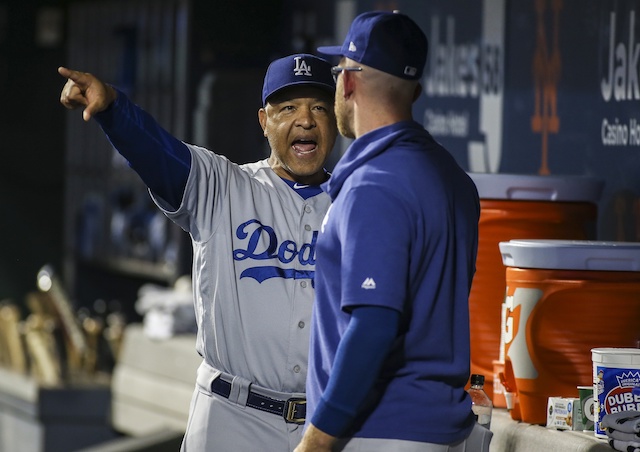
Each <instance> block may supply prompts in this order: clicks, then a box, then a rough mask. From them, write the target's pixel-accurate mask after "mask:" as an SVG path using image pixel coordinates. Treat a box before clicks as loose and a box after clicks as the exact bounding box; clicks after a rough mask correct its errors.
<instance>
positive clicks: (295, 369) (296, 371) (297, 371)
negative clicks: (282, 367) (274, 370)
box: [293, 365, 300, 374]
mask: <svg viewBox="0 0 640 452" xmlns="http://www.w3.org/2000/svg"><path fill="white" fill-rule="evenodd" d="M293 371H294V372H295V373H297V374H299V373H300V366H298V365H295V366H293Z"/></svg>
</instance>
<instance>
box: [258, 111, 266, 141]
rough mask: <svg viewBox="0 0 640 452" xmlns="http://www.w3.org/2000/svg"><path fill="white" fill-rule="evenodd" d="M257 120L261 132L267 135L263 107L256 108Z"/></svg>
mask: <svg viewBox="0 0 640 452" xmlns="http://www.w3.org/2000/svg"><path fill="white" fill-rule="evenodd" d="M258 122H259V123H260V127H262V134H263V135H264V136H265V137H266V136H267V112H266V111H265V109H264V107H263V108H261V109H260V110H258Z"/></svg>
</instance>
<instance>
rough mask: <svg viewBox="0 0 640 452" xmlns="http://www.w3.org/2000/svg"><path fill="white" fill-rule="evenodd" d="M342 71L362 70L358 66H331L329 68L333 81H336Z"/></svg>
mask: <svg viewBox="0 0 640 452" xmlns="http://www.w3.org/2000/svg"><path fill="white" fill-rule="evenodd" d="M342 71H354V72H360V71H362V68H361V67H360V66H349V67H342V66H333V67H332V68H331V75H333V81H334V82H336V83H338V75H340V74H342Z"/></svg>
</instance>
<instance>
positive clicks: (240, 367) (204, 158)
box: [155, 145, 330, 393]
mask: <svg viewBox="0 0 640 452" xmlns="http://www.w3.org/2000/svg"><path fill="white" fill-rule="evenodd" d="M189 148H190V150H191V155H192V163H191V172H190V174H189V179H188V182H187V186H186V189H185V193H184V198H183V200H182V205H181V206H180V208H179V209H178V210H177V211H175V212H171V211H168V210H164V209H163V208H166V207H167V206H166V204H164V203H163V202H162V200H160V199H157V198H156V199H155V202H156V203H157V204H158V206H159V207H160V208H161V209H163V211H164V212H165V214H166V215H167V216H168V217H169V218H171V219H172V220H173V221H175V222H176V223H177V224H178V225H180V226H181V227H182V228H183V229H184V230H186V231H187V232H189V233H190V235H191V238H192V241H193V247H194V248H193V251H194V260H193V274H192V280H193V284H194V296H195V309H196V318H197V322H198V336H197V344H196V348H197V351H198V352H199V353H200V354H201V355H202V356H203V357H204V360H205V362H206V363H208V364H209V365H211V366H212V367H214V368H216V369H219V370H221V371H223V372H226V373H228V374H231V375H234V376H239V377H242V378H245V379H248V380H249V381H251V382H253V383H254V384H257V385H259V386H262V387H265V388H269V389H272V390H275V391H281V392H291V393H295V392H304V387H305V379H306V373H307V372H306V370H307V357H308V347H309V345H308V343H309V327H310V325H311V322H310V317H311V306H312V302H313V298H314V289H313V274H314V269H315V243H316V237H317V234H318V229H319V227H320V224H321V222H322V219H323V217H324V214H325V212H326V211H327V209H328V207H329V204H330V198H329V196H328V195H326V194H325V193H321V194H319V195H317V196H313V197H311V198H309V199H306V200H305V199H303V198H302V197H301V196H300V195H298V194H297V193H296V192H295V191H294V190H292V189H291V187H289V186H288V185H287V184H286V183H285V182H284V181H283V180H282V179H281V178H280V177H279V176H277V175H276V174H275V173H274V172H273V170H272V169H271V168H270V167H269V165H268V163H267V161H266V160H262V161H259V162H256V163H251V164H246V165H237V164H234V163H232V162H230V161H229V160H227V159H226V158H225V157H223V156H219V155H216V154H214V153H212V152H210V151H208V150H206V149H203V148H200V147H197V146H192V145H189Z"/></svg>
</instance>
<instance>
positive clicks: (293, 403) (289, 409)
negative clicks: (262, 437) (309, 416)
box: [283, 398, 307, 424]
mask: <svg viewBox="0 0 640 452" xmlns="http://www.w3.org/2000/svg"><path fill="white" fill-rule="evenodd" d="M306 404H307V399H303V398H291V399H288V400H287V401H286V402H285V406H284V408H285V409H284V413H283V414H284V420H285V421H287V422H289V423H291V424H304V421H305V418H306V413H305V417H303V418H301V419H296V417H295V416H296V414H297V412H298V407H299V406H300V405H306Z"/></svg>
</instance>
